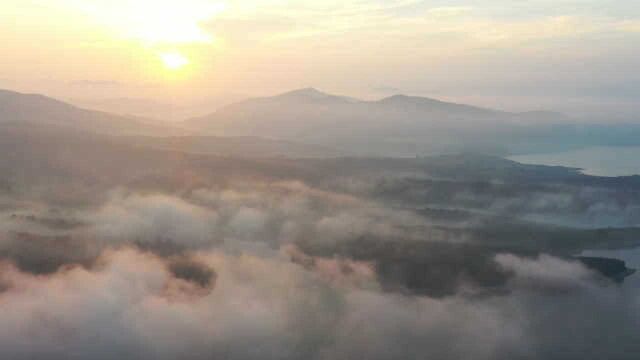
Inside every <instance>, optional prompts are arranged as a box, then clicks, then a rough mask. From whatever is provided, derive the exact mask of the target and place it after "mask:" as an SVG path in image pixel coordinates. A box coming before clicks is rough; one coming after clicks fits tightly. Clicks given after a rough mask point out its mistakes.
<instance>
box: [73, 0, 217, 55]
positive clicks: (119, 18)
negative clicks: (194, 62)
mask: <svg viewBox="0 0 640 360" xmlns="http://www.w3.org/2000/svg"><path fill="white" fill-rule="evenodd" d="M78 3H79V6H80V7H81V8H82V9H84V11H85V12H87V13H89V14H91V15H92V16H93V17H94V18H96V19H98V20H99V21H100V22H102V23H103V24H105V25H107V26H109V27H111V28H113V29H114V30H116V31H118V32H120V33H121V34H122V35H124V36H126V37H131V38H135V39H138V40H141V41H143V42H145V43H147V44H159V43H172V44H177V43H208V42H211V41H212V40H213V37H212V35H211V34H210V33H209V32H208V31H207V30H206V25H203V22H206V21H208V20H211V18H212V17H214V16H215V15H216V14H218V13H220V12H221V11H223V10H224V9H225V5H224V4H223V3H217V2H214V1H210V0H183V1H174V0H171V1H169V0H136V1H131V0H108V1H107V0H94V1H92V2H87V1H79V0H78Z"/></svg>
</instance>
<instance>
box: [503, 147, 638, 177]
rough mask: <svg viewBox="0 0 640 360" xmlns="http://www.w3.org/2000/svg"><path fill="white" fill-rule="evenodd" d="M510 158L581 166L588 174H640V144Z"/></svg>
mask: <svg viewBox="0 0 640 360" xmlns="http://www.w3.org/2000/svg"><path fill="white" fill-rule="evenodd" d="M509 159H511V160H514V161H517V162H520V163H524V164H538V165H559V166H567V167H573V168H580V169H583V170H582V171H583V173H585V174H588V175H597V176H628V175H640V146H628V147H614V146H598V147H589V148H585V149H580V150H571V151H565V152H559V153H549V154H532V155H517V156H511V157H509Z"/></svg>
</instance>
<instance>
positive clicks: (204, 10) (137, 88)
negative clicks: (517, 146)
mask: <svg viewBox="0 0 640 360" xmlns="http://www.w3.org/2000/svg"><path fill="white" fill-rule="evenodd" d="M0 54H2V56H1V57H0V87H2V88H8V89H14V90H18V91H24V92H38V93H45V94H47V95H51V96H55V97H58V98H78V97H85V98H115V97H128V98H153V99H156V100H160V101H174V102H175V101H178V102H190V101H193V102H195V101H206V100H207V99H209V98H214V97H216V96H221V95H230V94H236V95H238V96H258V95H270V94H274V93H278V92H283V91H287V90H291V89H294V88H300V87H308V86H312V87H316V88H319V89H321V90H324V91H327V92H332V93H338V94H345V95H351V96H359V97H363V98H380V97H384V96H388V95H391V94H394V93H405V94H413V95H422V96H432V97H437V98H441V99H445V100H456V101H462V102H467V103H472V104H477V105H485V106H492V107H497V108H501V109H507V110H525V109H531V110H535V109H541V108H545V109H546V108H551V109H556V110H561V111H569V112H576V113H581V114H587V115H588V114H609V115H611V116H632V115H633V114H635V113H637V112H638V110H640V106H639V105H636V104H635V103H637V102H638V101H637V100H638V95H637V94H640V75H639V73H638V71H637V64H638V63H640V2H638V1H619V0H554V1H551V0H533V1H511V0H485V1H470V0H467V1H455V0H426V1H421V0H387V1H382V0H306V1H303V0H298V1H292V0H243V1H236V0H219V1H218V0H180V1H168V0H140V1H127V0H93V1H91V0H0Z"/></svg>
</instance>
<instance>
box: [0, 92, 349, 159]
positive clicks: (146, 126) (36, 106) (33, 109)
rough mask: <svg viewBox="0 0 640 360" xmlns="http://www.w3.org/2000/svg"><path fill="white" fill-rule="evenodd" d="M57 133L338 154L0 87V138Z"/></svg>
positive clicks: (274, 153) (208, 148) (153, 144)
mask: <svg viewBox="0 0 640 360" xmlns="http://www.w3.org/2000/svg"><path fill="white" fill-rule="evenodd" d="M17 134H20V136H26V137H24V139H25V141H28V142H29V143H35V142H38V143H39V142H42V141H49V140H47V139H58V140H61V141H60V143H71V142H75V141H81V142H88V143H95V142H106V143H110V144H119V145H125V146H136V147H144V148H153V149H158V150H170V151H179V152H184V153H193V154H210V155H222V156H241V157H334V156H338V155H340V154H341V153H339V152H337V151H335V150H332V149H330V148H327V147H322V146H316V145H307V144H303V143H298V142H294V141H281V140H278V139H270V138H265V137H257V136H250V137H246V136H240V137H233V136H199V135H193V134H190V133H188V132H187V131H186V130H184V129H182V128H180V127H177V126H174V125H172V124H170V123H165V122H163V121H160V120H154V119H145V118H139V117H133V116H121V115H114V114H111V113H107V112H102V111H93V110H86V109H82V108H79V107H76V106H73V105H70V104H67V103H65V102H62V101H59V100H56V99H52V98H49V97H46V96H43V95H36V94H22V93H17V92H12V91H7V90H0V140H1V141H5V140H7V138H9V139H10V138H12V137H15V136H17Z"/></svg>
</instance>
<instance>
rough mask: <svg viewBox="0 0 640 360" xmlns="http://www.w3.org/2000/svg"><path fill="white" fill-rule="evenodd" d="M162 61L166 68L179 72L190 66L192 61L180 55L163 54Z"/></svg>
mask: <svg viewBox="0 0 640 360" xmlns="http://www.w3.org/2000/svg"><path fill="white" fill-rule="evenodd" d="M160 59H161V60H162V63H163V64H164V66H165V67H166V68H167V69H169V70H179V69H182V68H183V67H185V66H187V65H189V63H190V61H189V59H187V58H186V57H184V56H183V55H182V54H179V53H175V52H172V53H162V54H160Z"/></svg>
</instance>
